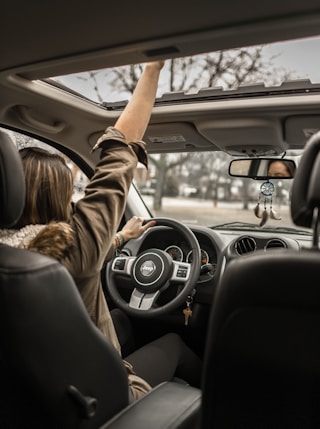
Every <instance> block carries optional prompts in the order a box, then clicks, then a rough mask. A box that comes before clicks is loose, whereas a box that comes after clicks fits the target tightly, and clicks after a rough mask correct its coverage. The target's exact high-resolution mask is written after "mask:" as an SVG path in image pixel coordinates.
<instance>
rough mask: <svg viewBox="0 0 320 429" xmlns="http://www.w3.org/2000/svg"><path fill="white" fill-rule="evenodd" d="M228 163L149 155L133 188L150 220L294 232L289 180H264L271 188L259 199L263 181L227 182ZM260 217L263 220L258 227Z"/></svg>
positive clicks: (219, 158) (206, 157)
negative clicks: (265, 217)
mask: <svg viewBox="0 0 320 429" xmlns="http://www.w3.org/2000/svg"><path fill="white" fill-rule="evenodd" d="M300 156H301V155H300V153H299V152H298V151H295V152H294V155H291V156H289V155H287V156H286V159H292V160H294V161H295V163H296V165H298V164H299V159H300ZM232 159H235V158H233V157H232V156H230V155H228V154H226V153H224V152H202V153H175V154H161V155H152V156H149V170H148V171H147V170H145V169H144V168H143V167H141V168H138V170H137V173H136V177H135V185H136V187H137V188H138V190H139V192H140V194H141V196H142V198H143V200H144V201H145V203H146V205H147V206H148V208H149V210H150V211H151V213H152V214H153V216H157V217H162V216H165V217H171V218H175V219H177V220H180V221H182V222H185V223H188V224H198V225H205V226H210V227H213V226H217V225H221V224H227V223H232V224H233V225H229V227H230V228H231V227H232V228H236V227H239V223H248V224H251V226H250V228H251V229H252V228H255V227H257V228H260V229H261V230H262V229H266V228H272V229H275V228H296V227H295V225H294V224H293V222H292V220H291V215H290V193H291V186H292V182H293V179H281V180H277V179H272V180H270V182H271V183H272V184H273V185H274V186H272V188H271V192H270V195H264V194H265V192H264V193H262V191H263V190H264V188H265V185H266V182H267V181H266V180H254V179H249V178H237V177H231V176H229V174H228V168H229V163H230V161H231V160H232ZM268 189H269V191H270V187H268ZM263 211H266V213H267V215H268V216H267V220H266V222H265V223H264V225H262V218H263V216H262V214H263ZM243 226H244V225H242V228H243Z"/></svg>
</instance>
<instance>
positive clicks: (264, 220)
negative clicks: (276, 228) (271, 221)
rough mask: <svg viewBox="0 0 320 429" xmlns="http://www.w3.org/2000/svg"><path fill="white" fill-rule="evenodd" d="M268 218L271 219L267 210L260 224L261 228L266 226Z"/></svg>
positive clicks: (264, 211) (263, 213)
mask: <svg viewBox="0 0 320 429" xmlns="http://www.w3.org/2000/svg"><path fill="white" fill-rule="evenodd" d="M268 218H269V214H268V212H267V209H266V208H265V209H264V210H263V212H262V219H261V222H260V223H259V226H263V225H265V224H266V223H267V221H268Z"/></svg>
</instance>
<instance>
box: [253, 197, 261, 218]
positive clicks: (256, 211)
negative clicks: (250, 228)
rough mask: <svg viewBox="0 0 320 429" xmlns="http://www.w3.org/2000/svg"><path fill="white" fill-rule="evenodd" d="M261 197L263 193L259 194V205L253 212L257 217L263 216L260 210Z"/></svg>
mask: <svg viewBox="0 0 320 429" xmlns="http://www.w3.org/2000/svg"><path fill="white" fill-rule="evenodd" d="M260 198H261V193H260V194H259V198H258V202H257V205H256V206H255V208H254V209H253V213H254V214H255V216H256V217H258V218H259V219H261V218H262V214H261V210H260Z"/></svg>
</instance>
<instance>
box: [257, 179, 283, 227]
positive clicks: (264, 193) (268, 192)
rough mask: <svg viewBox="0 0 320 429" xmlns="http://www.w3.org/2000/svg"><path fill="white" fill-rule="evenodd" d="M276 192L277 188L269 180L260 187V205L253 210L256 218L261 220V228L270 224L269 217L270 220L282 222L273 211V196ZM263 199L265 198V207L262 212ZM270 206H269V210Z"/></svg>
mask: <svg viewBox="0 0 320 429" xmlns="http://www.w3.org/2000/svg"><path fill="white" fill-rule="evenodd" d="M274 191H275V186H274V184H273V183H272V182H270V181H269V180H267V181H266V182H263V183H262V184H261V186H260V193H259V198H258V203H257V205H256V206H255V207H254V209H253V212H254V214H255V216H256V217H257V218H259V219H261V221H260V223H259V226H260V227H262V226H264V225H265V224H266V223H267V222H268V219H269V216H270V219H273V220H281V217H280V216H278V215H277V213H276V211H275V210H273V207H272V195H273V193H274ZM261 198H263V205H264V208H263V211H262V212H261V208H260V204H261ZM268 205H269V210H268Z"/></svg>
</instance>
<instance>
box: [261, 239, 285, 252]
mask: <svg viewBox="0 0 320 429" xmlns="http://www.w3.org/2000/svg"><path fill="white" fill-rule="evenodd" d="M287 247H288V246H287V245H286V243H285V242H284V241H283V240H280V239H279V238H273V239H272V240H269V241H268V243H267V244H266V246H265V250H270V249H286V248H287Z"/></svg>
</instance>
